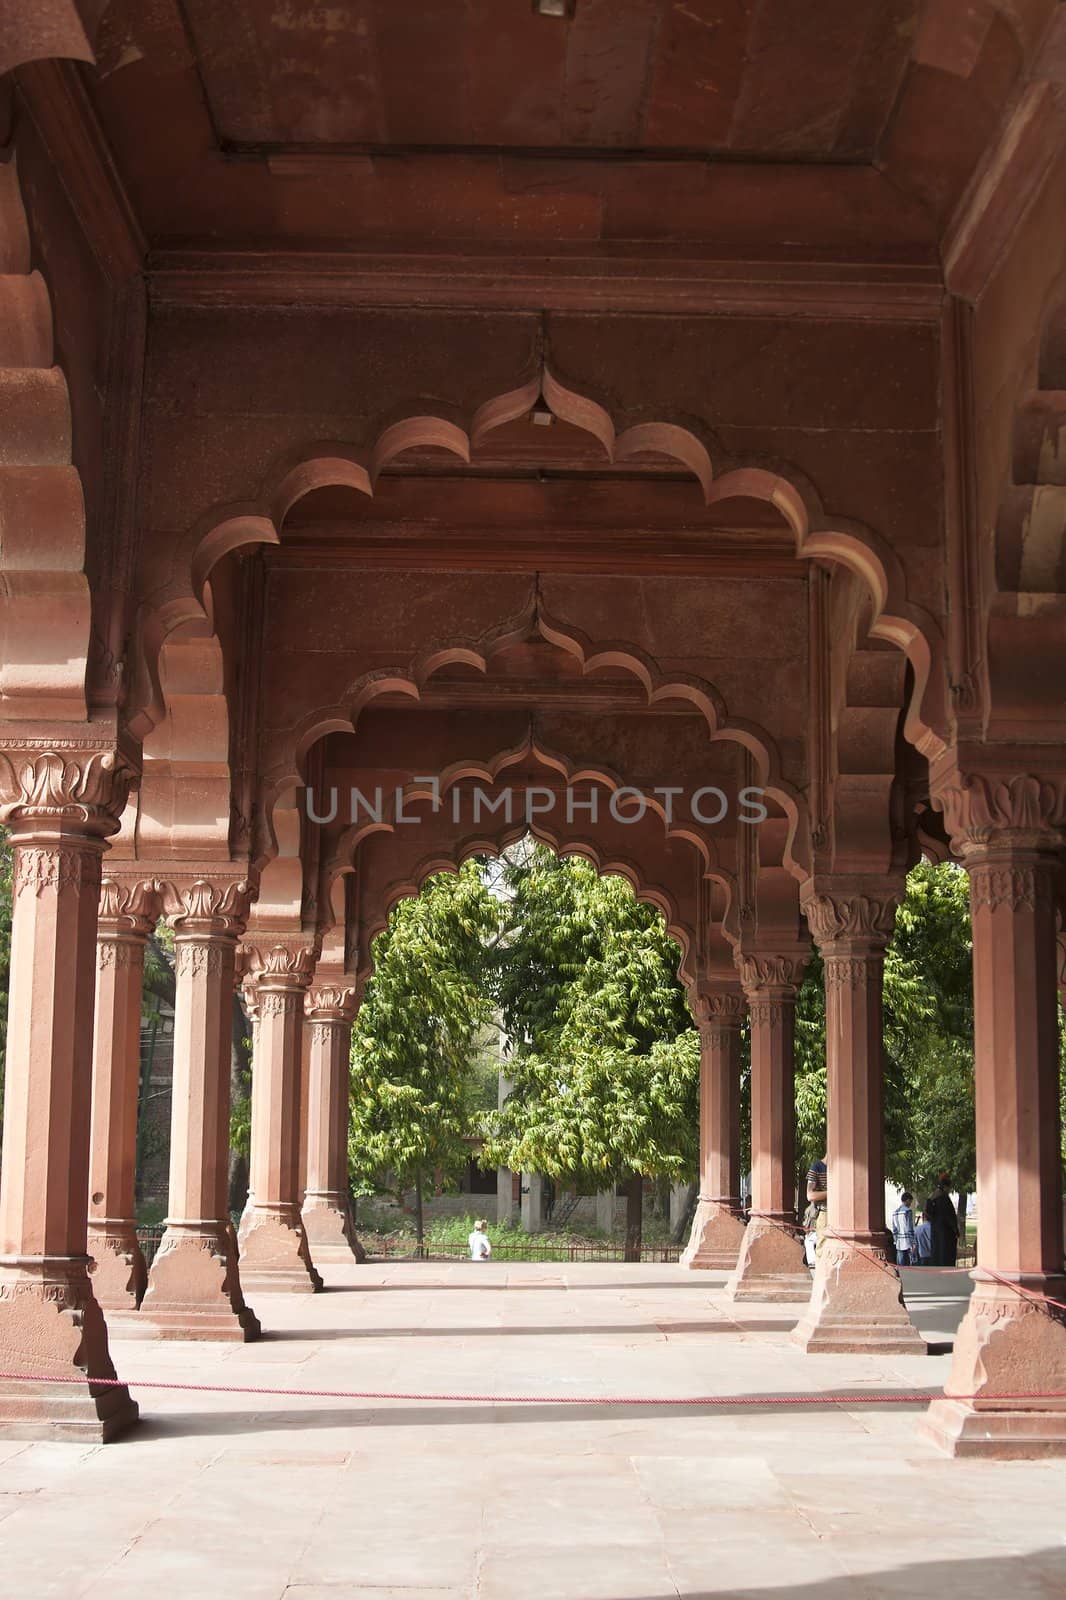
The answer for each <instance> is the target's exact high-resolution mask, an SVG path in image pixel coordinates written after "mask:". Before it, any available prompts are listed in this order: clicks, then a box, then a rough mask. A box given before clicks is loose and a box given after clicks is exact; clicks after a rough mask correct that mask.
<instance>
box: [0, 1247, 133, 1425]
mask: <svg viewBox="0 0 1066 1600" xmlns="http://www.w3.org/2000/svg"><path fill="white" fill-rule="evenodd" d="M0 1367H2V1368H3V1370H4V1371H5V1372H26V1373H40V1374H41V1377H42V1379H43V1381H42V1382H41V1383H20V1382H16V1381H14V1380H12V1379H4V1380H0V1438H4V1439H70V1440H76V1441H78V1442H80V1443H83V1444H88V1443H94V1444H106V1443H107V1442H108V1441H109V1440H111V1439H116V1438H118V1436H119V1434H121V1433H124V1432H125V1431H126V1429H127V1428H129V1427H132V1425H133V1424H134V1423H135V1422H136V1421H137V1416H138V1411H137V1403H136V1401H135V1400H132V1399H131V1398H130V1394H129V1390H128V1389H127V1388H126V1386H125V1384H121V1385H114V1384H110V1383H109V1384H108V1385H107V1386H106V1387H94V1385H93V1379H94V1378H101V1379H114V1377H115V1369H114V1366H113V1365H112V1362H111V1356H110V1353H109V1351H108V1348H107V1327H106V1325H105V1323H104V1316H103V1312H102V1311H101V1310H100V1307H99V1306H98V1305H97V1303H96V1301H95V1300H94V1299H93V1295H92V1290H91V1288H90V1286H89V1275H88V1258H87V1257H85V1256H78V1257H68V1258H64V1259H62V1260H55V1259H54V1258H53V1259H51V1260H41V1259H38V1260H36V1261H26V1262H20V1263H17V1264H15V1263H9V1264H8V1266H7V1267H6V1268H5V1269H4V1271H3V1275H2V1277H0ZM50 1378H51V1379H54V1380H65V1379H70V1378H77V1379H79V1380H84V1381H79V1382H77V1383H69V1382H61V1381H55V1382H52V1383H49V1382H48V1379H50Z"/></svg>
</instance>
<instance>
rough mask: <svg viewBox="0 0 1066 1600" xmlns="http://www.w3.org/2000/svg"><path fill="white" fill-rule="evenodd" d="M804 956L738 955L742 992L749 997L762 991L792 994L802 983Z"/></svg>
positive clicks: (762, 953)
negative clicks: (778, 991) (768, 990)
mask: <svg viewBox="0 0 1066 1600" xmlns="http://www.w3.org/2000/svg"><path fill="white" fill-rule="evenodd" d="M807 959H808V958H807V956H806V955H804V954H798V953H795V952H793V953H791V954H784V953H781V952H765V953H764V952H760V953H758V954H755V955H738V956H737V958H736V963H737V970H738V972H739V973H740V981H741V983H742V984H743V986H744V992H745V993H746V994H747V995H748V996H749V1000H750V997H751V996H752V995H754V994H758V993H759V992H760V991H762V990H764V989H770V990H781V991H784V992H785V993H786V994H787V993H792V994H794V993H795V991H796V990H797V989H798V987H799V985H800V983H801V982H802V981H803V972H804V968H805V967H806V965H807Z"/></svg>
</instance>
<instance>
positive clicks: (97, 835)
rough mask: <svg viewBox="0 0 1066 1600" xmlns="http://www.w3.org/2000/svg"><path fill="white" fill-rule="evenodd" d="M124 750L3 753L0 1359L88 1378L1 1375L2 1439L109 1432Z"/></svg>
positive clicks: (115, 1417) (116, 1417) (128, 1415)
mask: <svg viewBox="0 0 1066 1600" xmlns="http://www.w3.org/2000/svg"><path fill="white" fill-rule="evenodd" d="M120 773H121V766H120V763H119V762H118V761H117V760H116V757H115V755H114V753H113V752H110V751H103V750H93V751H80V750H79V751H77V752H74V751H72V750H69V749H64V750H63V751H62V752H59V751H53V750H48V751H38V752H36V753H27V752H25V751H22V752H20V753H19V754H18V755H15V754H11V755H0V802H2V807H3V809H2V812H0V815H3V817H4V820H6V821H7V822H8V823H9V826H10V829H11V848H12V853H13V862H12V867H13V871H12V884H13V895H12V923H11V961H10V979H9V994H10V1004H9V1012H8V1016H9V1022H8V1035H7V1056H6V1064H5V1076H6V1084H5V1100H4V1147H3V1165H2V1176H0V1364H2V1365H3V1366H4V1367H5V1368H6V1369H7V1370H11V1371H21V1372H39V1373H41V1374H42V1376H43V1377H44V1378H45V1379H46V1380H47V1379H48V1378H56V1379H64V1378H65V1379H69V1378H71V1377H81V1376H85V1377H86V1378H87V1380H88V1381H87V1383H86V1385H85V1386H81V1385H78V1384H60V1383H54V1384H51V1385H50V1384H49V1383H48V1382H47V1381H45V1382H43V1383H42V1384H40V1385H36V1384H26V1383H2V1382H0V1433H3V1434H4V1435H6V1436H7V1437H16V1438H35V1437H44V1438H81V1439H85V1440H93V1439H95V1440H102V1439H107V1438H111V1437H113V1436H114V1435H115V1434H116V1433H118V1432H121V1431H122V1429H124V1428H125V1427H127V1426H128V1425H129V1424H130V1423H131V1422H133V1421H134V1420H135V1419H136V1416H137V1407H136V1405H135V1404H134V1402H133V1401H132V1400H131V1399H130V1397H129V1394H128V1393H127V1391H126V1390H125V1389H124V1388H114V1389H110V1388H108V1389H97V1390H95V1391H94V1389H93V1387H92V1380H93V1379H94V1378H114V1376H115V1369H114V1367H113V1366H112V1363H111V1358H110V1355H109V1353H108V1345H107V1329H106V1327H105V1325H104V1319H103V1315H102V1313H101V1311H100V1307H99V1305H98V1304H97V1302H96V1300H95V1298H94V1296H93V1293H92V1288H91V1285H90V1279H89V1271H88V1267H89V1258H88V1254H87V1249H86V1240H87V1219H88V1192H89V1190H88V1184H89V1121H90V1105H91V1093H92V1026H93V1009H94V1006H93V1001H94V989H95V976H96V924H97V906H98V901H99V894H100V860H101V855H102V853H103V850H104V849H105V836H106V834H108V833H110V832H113V831H114V829H115V827H116V826H117V816H118V813H119V812H120V810H121V808H122V805H123V803H124V800H125V789H126V784H125V780H124V778H123V777H121V776H120V775H119V774H120Z"/></svg>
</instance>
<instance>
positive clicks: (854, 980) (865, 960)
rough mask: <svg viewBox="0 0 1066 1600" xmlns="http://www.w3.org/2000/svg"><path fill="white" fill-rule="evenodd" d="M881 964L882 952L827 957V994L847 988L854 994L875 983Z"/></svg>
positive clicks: (825, 973) (825, 969) (825, 979)
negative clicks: (870, 954)
mask: <svg viewBox="0 0 1066 1600" xmlns="http://www.w3.org/2000/svg"><path fill="white" fill-rule="evenodd" d="M880 966H881V956H880V954H878V955H876V956H834V955H827V956H826V958H825V968H824V981H825V990H826V993H827V994H831V993H834V992H835V991H841V990H847V991H848V993H850V994H853V993H854V992H855V991H856V990H858V989H865V988H867V987H868V986H869V985H870V984H871V983H873V982H874V981H875V979H876V977H877V973H878V969H879V968H880Z"/></svg>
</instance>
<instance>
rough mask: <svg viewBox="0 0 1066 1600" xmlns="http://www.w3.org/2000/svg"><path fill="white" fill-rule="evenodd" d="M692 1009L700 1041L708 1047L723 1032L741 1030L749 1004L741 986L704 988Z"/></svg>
mask: <svg viewBox="0 0 1066 1600" xmlns="http://www.w3.org/2000/svg"><path fill="white" fill-rule="evenodd" d="M692 1009H693V1012H694V1014H695V1018H696V1026H697V1028H698V1029H699V1035H700V1043H701V1044H702V1045H704V1046H705V1047H707V1046H710V1045H712V1044H715V1043H717V1042H718V1041H719V1040H720V1039H721V1036H722V1034H723V1033H729V1032H736V1031H738V1030H739V1028H740V1025H741V1023H742V1022H743V1021H744V1013H745V1011H746V1009H747V1006H746V1002H745V999H744V994H743V991H742V990H741V989H740V988H731V989H714V990H710V991H708V990H706V989H704V990H701V991H699V992H698V993H697V994H696V997H695V999H694V1000H693V1002H692Z"/></svg>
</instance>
